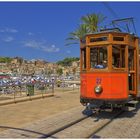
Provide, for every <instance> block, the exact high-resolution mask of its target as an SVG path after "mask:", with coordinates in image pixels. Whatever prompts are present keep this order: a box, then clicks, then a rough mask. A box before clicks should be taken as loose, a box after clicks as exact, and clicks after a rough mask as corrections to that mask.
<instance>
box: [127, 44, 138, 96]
mask: <svg viewBox="0 0 140 140" xmlns="http://www.w3.org/2000/svg"><path fill="white" fill-rule="evenodd" d="M135 51H136V50H135V49H134V48H133V47H130V46H129V48H128V81H129V93H130V94H136V88H137V86H136V84H137V83H136V72H137V71H136V70H137V65H136V58H134V57H136V56H135V53H136V52H135Z"/></svg>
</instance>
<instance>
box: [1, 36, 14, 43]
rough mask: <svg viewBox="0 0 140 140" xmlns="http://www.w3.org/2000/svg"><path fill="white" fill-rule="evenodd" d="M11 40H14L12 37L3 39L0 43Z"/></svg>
mask: <svg viewBox="0 0 140 140" xmlns="http://www.w3.org/2000/svg"><path fill="white" fill-rule="evenodd" d="M13 40H14V38H13V37H12V36H8V37H5V38H3V39H2V41H4V42H11V41H13Z"/></svg>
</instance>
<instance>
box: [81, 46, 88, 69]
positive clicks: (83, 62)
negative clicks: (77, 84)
mask: <svg viewBox="0 0 140 140" xmlns="http://www.w3.org/2000/svg"><path fill="white" fill-rule="evenodd" d="M81 61H82V63H81V69H82V70H86V68H87V66H86V65H87V64H86V48H82V49H81Z"/></svg>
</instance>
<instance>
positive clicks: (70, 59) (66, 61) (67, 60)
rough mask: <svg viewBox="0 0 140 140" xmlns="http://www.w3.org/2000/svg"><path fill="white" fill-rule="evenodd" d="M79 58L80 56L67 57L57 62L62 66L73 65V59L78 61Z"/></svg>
mask: <svg viewBox="0 0 140 140" xmlns="http://www.w3.org/2000/svg"><path fill="white" fill-rule="evenodd" d="M78 60H79V58H78V57H66V58H65V59H64V60H62V61H58V62H57V64H58V65H62V66H71V64H72V62H73V61H78Z"/></svg>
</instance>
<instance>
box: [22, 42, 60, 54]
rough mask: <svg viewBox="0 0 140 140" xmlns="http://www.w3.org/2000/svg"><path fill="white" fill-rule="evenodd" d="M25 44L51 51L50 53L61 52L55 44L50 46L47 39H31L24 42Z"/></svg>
mask: <svg viewBox="0 0 140 140" xmlns="http://www.w3.org/2000/svg"><path fill="white" fill-rule="evenodd" d="M24 46H25V47H29V48H33V49H38V50H41V51H44V52H49V53H52V52H59V50H60V49H59V48H57V47H56V46H55V45H51V46H48V45H47V44H46V42H45V41H36V40H29V41H26V42H24Z"/></svg>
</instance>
